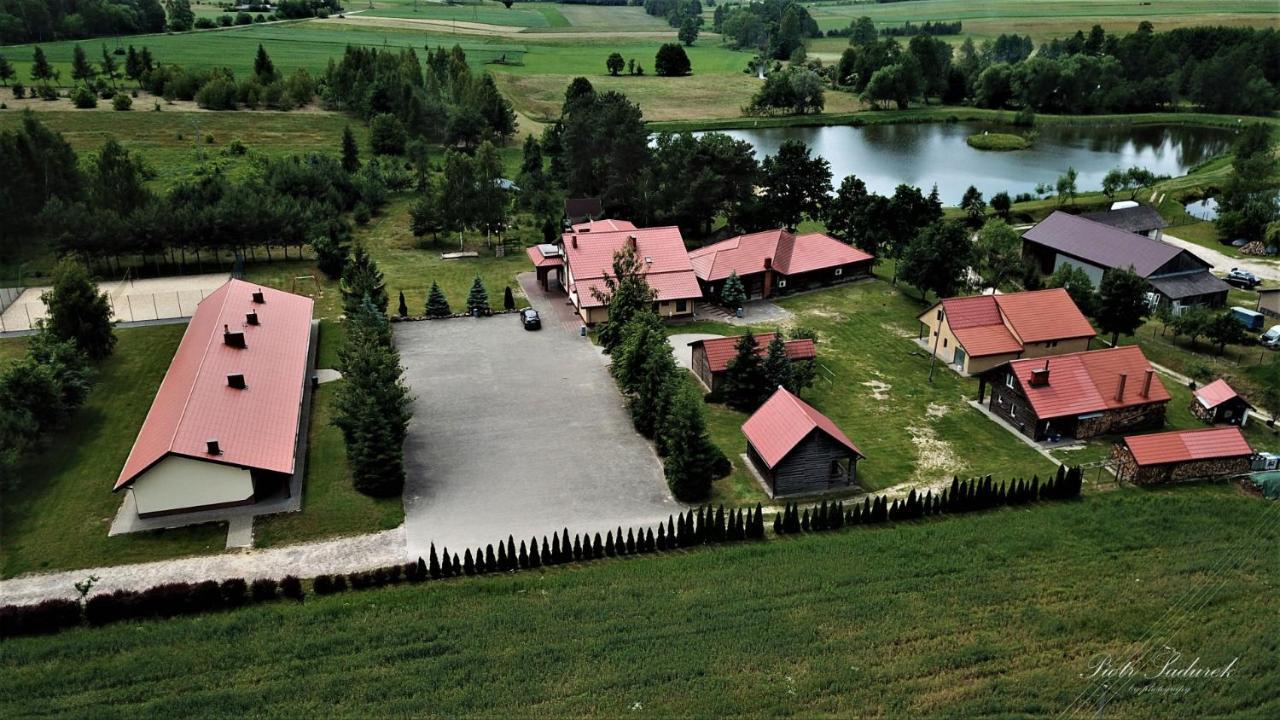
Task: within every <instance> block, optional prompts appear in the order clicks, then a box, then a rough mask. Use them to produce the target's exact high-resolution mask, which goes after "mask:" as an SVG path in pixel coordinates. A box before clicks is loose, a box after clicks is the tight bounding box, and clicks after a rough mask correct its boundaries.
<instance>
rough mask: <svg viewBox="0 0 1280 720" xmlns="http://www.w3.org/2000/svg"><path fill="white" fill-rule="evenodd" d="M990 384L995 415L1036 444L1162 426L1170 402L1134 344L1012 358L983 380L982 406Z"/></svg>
mask: <svg viewBox="0 0 1280 720" xmlns="http://www.w3.org/2000/svg"><path fill="white" fill-rule="evenodd" d="M988 384H990V386H991V388H992V389H991V406H990V407H991V412H992V413H993V414H995V415H996V416H997V417H999V418H1001V419H1002V420H1004V421H1005V422H1008V423H1009V424H1011V425H1013V426H1014V427H1016V428H1017V429H1018V430H1019V432H1021V433H1023V434H1024V435H1026V436H1027V437H1030V438H1031V439H1033V440H1045V439H1049V440H1055V439H1059V438H1076V439H1079V440H1084V439H1086V438H1091V437H1095V436H1097V435H1105V434H1107V433H1117V432H1124V431H1127V430H1135V429H1139V430H1141V429H1155V428H1159V427H1160V426H1162V425H1164V417H1165V409H1166V406H1167V405H1168V404H1169V400H1170V395H1169V391H1168V390H1166V389H1165V387H1164V384H1162V383H1161V382H1160V378H1158V377H1156V372H1155V369H1154V368H1152V367H1151V363H1149V362H1147V358H1146V356H1145V355H1143V354H1142V349H1141V348H1139V347H1137V346H1134V345H1128V346H1124V347H1117V348H1106V349H1103V350H1091V351H1089V352H1080V353H1071V354H1069V355H1057V356H1054V357H1046V358H1030V359H1025V360H1014V361H1012V362H1009V363H1006V364H1005V365H1002V366H1001V367H999V368H996V369H995V370H992V371H990V372H989V373H987V374H986V375H985V376H984V377H983V378H982V381H981V382H979V387H978V401H979V402H981V401H982V399H983V394H984V393H985V390H986V386H987V385H988Z"/></svg>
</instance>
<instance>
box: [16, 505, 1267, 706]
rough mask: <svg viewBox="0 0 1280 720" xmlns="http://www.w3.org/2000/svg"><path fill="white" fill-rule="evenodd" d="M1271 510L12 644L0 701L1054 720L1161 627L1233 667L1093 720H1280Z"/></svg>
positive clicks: (879, 531) (958, 529)
mask: <svg viewBox="0 0 1280 720" xmlns="http://www.w3.org/2000/svg"><path fill="white" fill-rule="evenodd" d="M1278 522H1280V505H1277V504H1276V503H1274V502H1272V503H1267V502H1263V501H1261V500H1257V499H1254V498H1252V497H1246V496H1243V495H1242V494H1241V493H1240V492H1239V491H1237V490H1236V489H1235V488H1234V487H1229V486H1200V487H1181V488H1176V489H1163V490H1157V491H1142V490H1133V489H1130V490H1123V491H1118V492H1113V493H1106V494H1102V495H1094V496H1089V497H1087V498H1085V499H1084V500H1082V501H1079V502H1070V503H1061V504H1047V505H1042V506H1037V507H1030V508H1025V509H1017V510H1002V511H996V512H991V513H984V514H980V515H974V516H967V517H962V518H949V519H942V520H939V521H929V522H921V523H913V524H902V525H894V526H892V527H875V528H855V529H849V530H844V531H841V532H837V533H831V534H826V535H816V536H803V537H796V538H789V539H783V540H769V541H767V542H763V543H758V544H751V545H741V546H733V547H725V548H712V549H702V550H694V551H685V552H678V553H673V554H672V555H663V556H658V557H653V556H648V557H640V558H631V559H619V560H606V561H600V562H596V563H592V564H589V565H583V566H569V567H560V568H555V569H551V570H539V571H532V572H524V573H519V574H515V575H510V576H491V577H482V578H470V579H463V580H456V581H450V582H445V583H439V584H427V585H418V586H402V587H397V588H389V589H382V590H371V591H363V592H359V593H348V594H343V595H336V596H329V597H326V598H313V597H308V598H307V601H306V602H305V603H304V604H301V605H298V604H293V603H289V604H283V603H282V604H274V605H267V606H257V607H251V608H247V609H242V610H237V611H233V612H228V613H223V614H212V615H204V616H200V617H193V618H184V619H177V620H169V621H154V622H144V623H129V624H121V625H111V626H107V627H104V628H99V629H78V630H73V631H68V632H64V633H61V634H59V635H55V636H51V637H43V638H19V639H16V640H11V641H7V642H6V643H5V644H4V652H3V653H0V669H2V670H3V671H2V672H0V714H4V715H5V716H7V717H18V716H36V715H40V716H45V715H59V716H82V715H93V716H94V717H101V718H113V717H122V718H123V717H129V718H136V717H175V716H190V717H206V716H211V715H219V716H222V715H231V714H251V715H254V716H257V717H299V716H317V715H319V716H325V717H355V716H360V717H368V716H380V717H385V716H419V715H430V716H446V717H447V716H484V717H496V716H504V715H505V716H514V717H570V716H606V717H618V716H624V715H631V714H634V715H637V716H653V717H711V716H715V717H725V716H751V717H758V716H780V715H787V716H800V717H811V716H838V717H885V716H890V717H975V716H998V717H1012V716H1018V717H1048V716H1057V715H1059V713H1061V712H1062V711H1064V710H1066V709H1068V708H1069V707H1071V706H1072V703H1073V701H1075V700H1076V699H1077V698H1079V697H1081V696H1082V694H1085V693H1088V692H1089V691H1090V690H1092V689H1095V688H1096V684H1094V683H1092V682H1091V681H1090V680H1089V677H1088V676H1089V674H1090V672H1091V670H1092V668H1093V666H1094V665H1096V664H1097V663H1098V661H1099V658H1101V657H1105V656H1107V655H1111V656H1113V657H1115V658H1118V659H1119V662H1120V663H1122V662H1123V660H1124V658H1126V657H1127V656H1129V655H1130V654H1136V653H1137V651H1138V650H1140V649H1141V648H1143V647H1145V646H1144V645H1143V642H1144V641H1145V640H1148V639H1151V638H1154V640H1155V642H1154V647H1155V648H1161V647H1163V646H1167V647H1169V648H1173V649H1176V650H1177V651H1179V652H1181V653H1183V655H1184V657H1183V658H1182V660H1181V662H1180V663H1179V667H1183V666H1185V665H1186V664H1187V663H1190V661H1191V658H1194V657H1199V658H1200V660H1199V662H1198V666H1199V667H1202V668H1211V667H1222V666H1224V665H1226V664H1228V663H1230V662H1231V661H1232V660H1233V659H1235V658H1238V660H1236V663H1235V665H1234V667H1233V669H1232V672H1231V673H1230V675H1229V676H1228V677H1226V678H1221V679H1210V678H1200V679H1186V680H1182V679H1167V680H1159V681H1156V682H1155V683H1153V684H1152V685H1151V688H1152V690H1154V691H1150V692H1135V691H1133V690H1129V691H1124V692H1120V693H1119V694H1118V696H1117V697H1115V698H1114V699H1112V700H1111V701H1110V702H1109V703H1107V706H1106V716H1107V717H1124V718H1171V717H1253V718H1263V717H1275V716H1277V715H1280V695H1277V694H1276V692H1275V681H1276V669H1275V656H1276V653H1277V650H1280V647H1278V646H1277V642H1278V639H1277V635H1276V633H1275V617H1276V614H1277V613H1278V612H1280V595H1277V594H1276V593H1275V592H1274V589H1275V586H1276V583H1277V582H1280V555H1277V554H1276V553H1275V552H1274V548H1275V546H1276V543H1277V542H1280V529H1278V527H1277V523H1278ZM1161 663H1162V661H1157V660H1154V659H1149V660H1148V661H1147V662H1146V663H1144V664H1143V665H1142V668H1143V669H1144V670H1146V671H1147V672H1151V673H1154V672H1156V671H1157V670H1158V669H1159V667H1160V665H1161ZM1146 685H1147V683H1146V682H1141V683H1139V684H1138V687H1143V686H1146ZM1114 686H1117V687H1118V685H1114ZM1161 688H1164V689H1163V690H1161ZM1178 688H1183V689H1182V690H1178ZM1095 712H1096V702H1087V703H1086V705H1085V707H1084V708H1082V709H1080V710H1079V711H1078V714H1072V715H1069V716H1071V717H1078V716H1086V715H1092V714H1093V713H1095Z"/></svg>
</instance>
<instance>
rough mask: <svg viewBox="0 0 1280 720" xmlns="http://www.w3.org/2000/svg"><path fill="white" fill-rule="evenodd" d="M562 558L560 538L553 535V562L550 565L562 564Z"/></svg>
mask: <svg viewBox="0 0 1280 720" xmlns="http://www.w3.org/2000/svg"><path fill="white" fill-rule="evenodd" d="M560 557H561V555H560V536H559V535H556V534H554V533H553V534H552V535H551V562H550V563H548V564H555V563H558V562H560Z"/></svg>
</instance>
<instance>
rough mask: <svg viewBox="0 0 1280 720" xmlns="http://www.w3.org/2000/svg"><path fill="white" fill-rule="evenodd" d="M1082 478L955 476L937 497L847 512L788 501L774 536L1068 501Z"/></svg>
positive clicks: (1069, 473)
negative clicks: (1044, 501)
mask: <svg viewBox="0 0 1280 720" xmlns="http://www.w3.org/2000/svg"><path fill="white" fill-rule="evenodd" d="M1083 479H1084V472H1083V471H1081V470H1080V468H1078V467H1074V468H1071V469H1067V468H1066V467H1065V466H1059V467H1058V472H1057V474H1056V475H1055V476H1054V477H1052V478H1049V479H1048V480H1046V481H1045V482H1044V483H1041V482H1040V478H1039V477H1038V476H1032V478H1031V481H1030V482H1028V481H1026V480H1023V479H1021V478H1019V479H1017V480H1011V481H1009V482H1008V483H1004V482H1000V483H995V482H993V481H992V479H991V476H990V475H987V476H986V477H983V478H974V479H972V480H960V479H959V478H952V480H951V487H950V488H946V489H944V490H943V491H942V492H941V493H938V494H937V495H934V494H933V491H932V490H930V491H928V492H926V493H925V494H923V495H920V494H918V493H916V491H915V490H912V491H911V492H910V494H908V495H907V497H906V498H905V499H902V500H894V501H893V502H892V503H891V502H889V499H888V498H886V497H885V496H883V495H877V496H876V497H874V498H870V497H868V498H864V499H863V501H862V502H861V503H857V502H855V503H852V504H851V505H850V506H849V507H848V508H846V507H845V504H844V502H832V503H828V502H827V501H826V500H823V501H822V503H821V504H819V505H815V506H813V507H812V508H803V509H802V508H800V507H799V505H797V504H796V503H787V505H786V507H785V508H784V509H783V511H782V512H781V513H778V514H777V515H775V516H774V518H773V532H774V533H775V534H777V535H790V534H795V533H802V532H821V531H823V530H839V529H840V528H842V527H845V526H846V525H870V524H875V523H883V522H889V521H898V520H917V519H919V518H923V517H927V516H930V515H942V514H957V513H966V512H976V511H979V510H989V509H991V508H994V507H1003V506H1006V505H1025V504H1027V503H1032V502H1037V501H1041V500H1069V499H1071V498H1074V497H1079V496H1080V486H1081V483H1082V482H1083Z"/></svg>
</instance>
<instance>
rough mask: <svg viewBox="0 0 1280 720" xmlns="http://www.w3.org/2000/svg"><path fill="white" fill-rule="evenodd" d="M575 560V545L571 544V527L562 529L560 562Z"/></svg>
mask: <svg viewBox="0 0 1280 720" xmlns="http://www.w3.org/2000/svg"><path fill="white" fill-rule="evenodd" d="M572 560H573V546H572V545H570V544H569V528H564V529H562V530H561V531H560V562H571V561H572Z"/></svg>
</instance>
